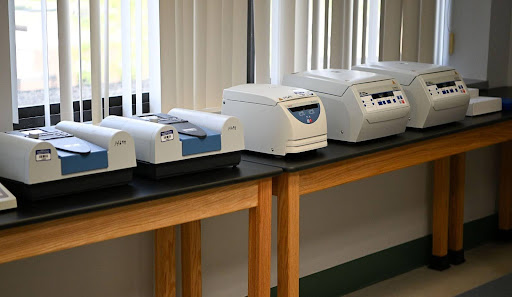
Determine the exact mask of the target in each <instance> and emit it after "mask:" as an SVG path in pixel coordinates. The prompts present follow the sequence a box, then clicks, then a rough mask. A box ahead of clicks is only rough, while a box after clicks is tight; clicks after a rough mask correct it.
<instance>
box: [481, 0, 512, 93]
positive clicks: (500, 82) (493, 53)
mask: <svg viewBox="0 0 512 297" xmlns="http://www.w3.org/2000/svg"><path fill="white" fill-rule="evenodd" d="M511 12H512V1H510V0H493V1H492V8H491V28H490V30H491V31H490V32H491V34H490V38H489V64H488V70H487V72H488V75H487V76H488V77H487V78H488V80H489V87H491V88H493V87H503V86H506V85H507V84H508V76H509V75H510V73H511V72H512V69H510V67H509V65H510V64H509V60H508V59H509V56H510V52H511V51H512V48H511V47H510V33H511V32H510V30H511V21H512V20H511V19H512V14H511Z"/></svg>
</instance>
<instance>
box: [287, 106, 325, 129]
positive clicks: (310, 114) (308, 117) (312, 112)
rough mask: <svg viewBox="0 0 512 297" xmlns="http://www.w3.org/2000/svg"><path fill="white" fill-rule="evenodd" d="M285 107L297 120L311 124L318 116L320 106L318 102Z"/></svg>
mask: <svg viewBox="0 0 512 297" xmlns="http://www.w3.org/2000/svg"><path fill="white" fill-rule="evenodd" d="M286 107H287V108H288V110H289V111H290V113H291V114H292V115H293V116H294V117H295V118H296V119H297V120H299V121H300V122H302V123H304V124H313V123H314V122H316V120H318V117H319V116H320V104H319V103H318V102H309V103H306V104H303V103H302V104H290V105H287V106H286Z"/></svg>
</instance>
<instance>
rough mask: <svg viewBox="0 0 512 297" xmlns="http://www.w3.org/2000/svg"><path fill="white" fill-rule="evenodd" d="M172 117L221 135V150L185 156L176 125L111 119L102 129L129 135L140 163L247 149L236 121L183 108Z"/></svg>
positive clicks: (163, 161)
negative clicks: (115, 130) (117, 130)
mask: <svg viewBox="0 0 512 297" xmlns="http://www.w3.org/2000/svg"><path fill="white" fill-rule="evenodd" d="M169 114H170V115H173V116H176V117H179V118H182V119H186V120H188V121H189V122H190V123H192V124H195V125H197V126H200V127H204V128H207V129H211V130H213V131H216V132H219V133H221V150H220V151H213V152H206V153H200V154H194V155H187V156H183V155H182V143H181V141H180V138H179V135H178V131H177V130H176V129H175V128H174V127H173V126H172V125H164V124H159V123H152V122H148V121H142V120H138V119H133V118H125V117H118V116H109V117H107V118H105V119H104V120H103V121H102V122H101V126H102V127H110V128H115V129H120V130H123V131H126V132H128V133H129V134H130V135H131V136H132V137H133V139H134V141H135V151H136V154H137V160H140V161H144V162H148V163H151V164H162V163H167V162H174V161H179V160H186V159H191V158H197V157H203V156H210V155H216V154H221V153H229V152H235V151H241V150H244V148H245V147H244V137H243V135H244V129H243V126H242V124H241V122H240V121H239V120H238V119H237V118H235V117H229V116H223V115H218V114H211V113H206V112H200V111H194V110H187V109H180V108H175V109H172V110H171V111H170V112H169ZM168 132H170V133H168ZM164 135H172V137H164Z"/></svg>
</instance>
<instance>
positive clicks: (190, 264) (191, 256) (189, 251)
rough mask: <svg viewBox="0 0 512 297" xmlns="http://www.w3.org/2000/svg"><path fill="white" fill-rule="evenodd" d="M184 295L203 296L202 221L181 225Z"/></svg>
mask: <svg viewBox="0 0 512 297" xmlns="http://www.w3.org/2000/svg"><path fill="white" fill-rule="evenodd" d="M181 274H182V275H181V278H182V282H181V283H182V287H183V288H182V290H183V294H182V296H183V297H201V295H202V282H201V221H194V222H190V223H186V224H183V225H181Z"/></svg>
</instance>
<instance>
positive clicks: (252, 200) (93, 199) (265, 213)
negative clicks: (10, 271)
mask: <svg viewBox="0 0 512 297" xmlns="http://www.w3.org/2000/svg"><path fill="white" fill-rule="evenodd" d="M281 172H282V171H281V170H280V169H277V168H274V167H268V166H264V165H257V164H252V163H247V162H242V163H240V165H239V166H238V167H237V168H223V169H218V170H214V171H209V172H204V173H198V174H191V175H187V176H181V177H175V178H170V179H166V180H162V181H150V180H144V179H134V181H133V182H132V183H130V184H129V185H126V186H121V187H115V188H110V189H103V190H98V191H93V192H88V193H82V194H78V195H73V196H72V197H62V198H56V199H50V200H45V201H42V202H39V203H34V204H31V205H29V206H27V207H24V208H22V209H17V210H11V211H5V212H0V229H1V230H0V251H1V252H0V263H6V262H10V261H14V260H18V259H23V258H27V257H32V256H37V255H42V254H46V253H50V252H55V251H60V250H64V249H69V248H73V247H78V246H82V245H86V244H91V243H95V242H100V241H104V240H109V239H113V238H118V237H123V236H127V235H131V234H136V233H141V232H146V231H150V230H155V288H156V289H155V291H156V296H157V297H163V296H176V292H175V291H176V278H175V229H174V226H176V225H180V224H181V225H182V229H181V248H182V273H183V283H182V284H183V296H184V297H188V296H194V297H196V296H201V294H202V292H201V290H202V289H201V223H200V220H201V219H204V218H209V217H213V216H218V215H222V214H227V213H231V212H235V211H239V210H243V209H249V292H248V295H249V296H255V297H256V296H258V297H263V296H269V295H270V238H271V213H272V177H273V176H277V175H279V174H280V173H281Z"/></svg>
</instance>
